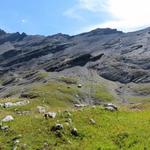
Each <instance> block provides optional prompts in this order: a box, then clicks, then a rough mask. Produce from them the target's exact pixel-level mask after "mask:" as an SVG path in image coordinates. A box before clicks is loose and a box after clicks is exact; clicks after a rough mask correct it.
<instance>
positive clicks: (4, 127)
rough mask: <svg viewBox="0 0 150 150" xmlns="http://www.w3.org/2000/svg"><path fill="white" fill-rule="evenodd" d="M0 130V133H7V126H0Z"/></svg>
mask: <svg viewBox="0 0 150 150" xmlns="http://www.w3.org/2000/svg"><path fill="white" fill-rule="evenodd" d="M0 129H1V130H2V131H7V130H8V129H9V126H2V127H1V128H0Z"/></svg>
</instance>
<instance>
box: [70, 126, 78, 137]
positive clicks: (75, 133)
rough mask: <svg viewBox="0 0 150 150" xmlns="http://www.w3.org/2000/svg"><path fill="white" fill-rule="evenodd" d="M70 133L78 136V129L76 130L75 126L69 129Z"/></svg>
mask: <svg viewBox="0 0 150 150" xmlns="http://www.w3.org/2000/svg"><path fill="white" fill-rule="evenodd" d="M71 134H72V135H74V136H78V135H79V134H78V130H77V129H76V128H73V129H72V130H71Z"/></svg>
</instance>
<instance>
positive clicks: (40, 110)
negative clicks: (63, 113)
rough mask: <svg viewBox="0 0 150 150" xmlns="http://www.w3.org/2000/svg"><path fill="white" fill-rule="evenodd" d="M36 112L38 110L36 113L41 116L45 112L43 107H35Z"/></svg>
mask: <svg viewBox="0 0 150 150" xmlns="http://www.w3.org/2000/svg"><path fill="white" fill-rule="evenodd" d="M37 110H38V112H39V113H41V114H42V113H45V112H46V109H45V107H43V106H37Z"/></svg>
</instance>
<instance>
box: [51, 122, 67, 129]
mask: <svg viewBox="0 0 150 150" xmlns="http://www.w3.org/2000/svg"><path fill="white" fill-rule="evenodd" d="M63 128H64V127H63V125H62V124H59V123H57V124H56V125H55V126H53V127H52V128H51V131H57V130H62V129H63Z"/></svg>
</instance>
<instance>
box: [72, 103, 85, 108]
mask: <svg viewBox="0 0 150 150" xmlns="http://www.w3.org/2000/svg"><path fill="white" fill-rule="evenodd" d="M74 106H75V107H76V108H81V107H86V106H87V105H85V104H74Z"/></svg>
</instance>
